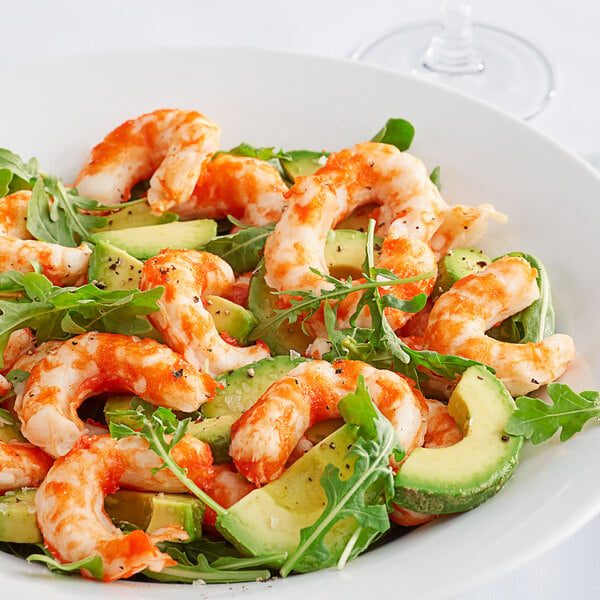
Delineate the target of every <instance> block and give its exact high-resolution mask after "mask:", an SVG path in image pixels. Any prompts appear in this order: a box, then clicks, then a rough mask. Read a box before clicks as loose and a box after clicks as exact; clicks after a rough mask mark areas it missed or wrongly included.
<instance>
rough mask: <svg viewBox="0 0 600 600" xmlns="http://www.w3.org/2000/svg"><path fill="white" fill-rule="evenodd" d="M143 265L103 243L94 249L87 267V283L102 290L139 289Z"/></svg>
mask: <svg viewBox="0 0 600 600" xmlns="http://www.w3.org/2000/svg"><path fill="white" fill-rule="evenodd" d="M143 266H144V263H143V262H142V261H140V260H138V259H137V258H134V257H133V256H131V254H128V253H127V252H125V250H121V248H117V247H116V246H113V245H112V244H109V243H108V242H105V241H100V242H98V243H97V244H96V246H95V247H94V250H93V251H92V254H91V256H90V264H89V267H88V281H91V282H93V283H95V284H96V285H97V286H98V287H99V288H101V289H103V290H135V289H139V287H140V278H141V276H142V268H143Z"/></svg>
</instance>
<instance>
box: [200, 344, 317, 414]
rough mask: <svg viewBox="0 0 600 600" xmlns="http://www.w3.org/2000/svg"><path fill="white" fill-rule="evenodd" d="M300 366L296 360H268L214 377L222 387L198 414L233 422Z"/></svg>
mask: <svg viewBox="0 0 600 600" xmlns="http://www.w3.org/2000/svg"><path fill="white" fill-rule="evenodd" d="M303 362H306V359H305V358H302V357H299V356H298V357H295V358H292V357H291V356H289V355H288V356H272V357H270V358H263V359H262V360H259V361H257V362H255V363H253V364H251V365H248V366H245V367H240V368H239V369H235V370H234V371H229V373H227V374H225V375H221V376H220V377H217V380H218V381H220V382H221V383H224V384H225V387H224V388H223V389H221V390H218V391H217V393H216V395H215V398H214V400H212V401H210V402H205V403H204V404H203V405H202V406H201V407H200V410H201V412H202V414H203V415H204V416H205V417H206V418H207V419H209V420H210V419H212V418H215V417H223V416H229V417H232V418H233V419H234V420H236V419H238V418H239V417H240V416H241V415H242V413H244V412H245V411H246V410H248V409H249V408H250V407H251V406H252V405H254V404H255V403H256V401H257V400H258V399H259V398H260V397H261V396H262V395H263V394H264V393H265V392H266V391H267V388H269V386H270V385H271V384H272V383H274V382H275V381H277V380H278V379H281V377H283V376H284V375H286V374H287V373H289V372H290V371H291V370H292V369H293V368H294V367H296V366H298V365H299V364H301V363H303ZM204 422H205V423H206V422H207V421H204Z"/></svg>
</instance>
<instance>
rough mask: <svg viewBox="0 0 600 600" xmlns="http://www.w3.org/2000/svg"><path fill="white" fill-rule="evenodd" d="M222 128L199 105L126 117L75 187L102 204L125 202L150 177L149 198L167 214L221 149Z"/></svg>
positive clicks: (154, 208) (155, 208) (96, 152)
mask: <svg viewBox="0 0 600 600" xmlns="http://www.w3.org/2000/svg"><path fill="white" fill-rule="evenodd" d="M219 136H220V129H219V127H218V126H217V125H216V124H215V123H213V122H212V121H211V120H210V119H207V118H206V117H205V116H204V115H201V114H200V113H198V112H195V111H182V110H176V109H165V110H156V111H154V112H152V113H148V114H145V115H142V116H140V117H138V118H137V119H131V120H129V121H126V122H125V123H123V124H122V125H120V126H119V127H117V128H116V129H115V130H113V131H112V132H111V133H109V134H108V135H107V136H106V137H105V138H104V140H102V142H100V144H98V145H97V146H96V147H95V148H94V149H93V150H92V153H91V155H90V156H89V158H88V160H87V162H86V163H85V164H84V166H83V167H82V169H81V171H80V172H79V175H78V176H77V179H76V180H75V187H76V188H77V189H78V191H79V193H80V194H82V195H83V196H88V197H89V198H93V199H94V200H98V201H99V202H100V203H101V204H107V205H112V204H119V203H121V202H125V201H127V200H128V199H129V198H130V196H131V188H132V187H133V186H134V185H135V184H136V183H138V182H139V181H142V180H144V179H148V178H149V177H151V176H152V178H151V179H150V189H149V190H148V202H149V204H150V206H151V207H152V212H154V213H155V214H162V213H163V212H165V211H166V210H168V209H169V208H170V207H172V206H177V205H179V204H182V203H184V202H187V201H188V200H189V199H190V196H191V195H192V192H193V191H194V186H195V185H196V181H197V180H198V177H199V176H200V173H201V172H202V169H203V168H204V165H205V163H206V161H207V160H208V159H209V158H210V157H211V156H212V155H213V154H214V153H215V152H216V151H217V149H218V146H219Z"/></svg>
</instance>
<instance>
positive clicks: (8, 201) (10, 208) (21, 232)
mask: <svg viewBox="0 0 600 600" xmlns="http://www.w3.org/2000/svg"><path fill="white" fill-rule="evenodd" d="M29 200H31V192H30V191H29V190H21V191H19V192H15V193H14V194H9V195H8V196H5V197H4V198H0V235H5V236H8V237H11V238H18V239H20V240H31V239H33V237H32V235H31V234H30V233H29V230H28V229H27V209H28V207H29Z"/></svg>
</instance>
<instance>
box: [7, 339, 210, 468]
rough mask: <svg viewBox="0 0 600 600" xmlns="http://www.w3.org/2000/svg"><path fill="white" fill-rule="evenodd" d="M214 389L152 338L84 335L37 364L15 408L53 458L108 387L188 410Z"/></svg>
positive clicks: (28, 433) (70, 441)
mask: <svg viewBox="0 0 600 600" xmlns="http://www.w3.org/2000/svg"><path fill="white" fill-rule="evenodd" d="M216 389H217V384H216V383H215V381H214V380H213V379H212V378H211V377H210V376H209V375H206V374H204V373H199V372H198V371H197V370H196V369H195V368H194V367H193V366H192V365H190V364H189V363H188V362H187V361H186V360H184V359H183V358H182V357H181V356H179V355H178V354H176V353H175V352H173V351H172V350H171V349H170V348H167V347H166V346H164V345H162V344H159V343H158V342H156V341H154V340H150V339H144V340H140V339H139V338H136V337H129V336H125V335H120V334H114V333H97V332H92V333H84V334H82V335H79V336H76V337H74V338H71V339H70V340H67V341H66V342H64V343H63V344H61V345H60V346H59V347H58V348H57V349H56V350H54V352H51V353H50V354H48V356H46V357H45V358H43V359H42V360H41V361H40V362H38V363H37V364H36V365H35V366H34V367H33V368H32V370H31V375H30V376H29V379H28V381H27V385H26V387H25V389H24V390H23V392H22V394H18V395H17V398H16V402H15V410H16V412H17V415H18V416H19V419H20V420H21V423H22V433H23V435H24V436H25V437H26V438H27V439H28V440H29V441H30V442H32V443H33V444H35V445H36V446H39V447H40V448H42V449H44V450H45V451H46V452H47V453H48V454H50V455H51V456H54V457H57V456H63V455H64V454H66V453H67V452H68V451H69V450H70V449H71V448H72V447H73V444H74V443H75V442H76V441H77V439H78V438H79V437H81V435H83V433H84V431H85V425H84V424H83V423H82V422H81V420H80V419H79V417H78V416H77V413H76V411H77V408H78V407H79V406H80V405H81V403H82V402H83V401H84V400H85V399H86V398H88V397H90V396H93V395H95V394H98V393H100V392H107V391H119V392H131V393H133V394H137V395H139V396H143V397H144V398H145V399H146V400H147V401H148V402H151V403H153V404H157V405H160V406H165V407H167V408H173V409H175V410H181V411H184V412H192V411H194V410H196V409H197V408H198V407H199V406H200V404H202V403H203V402H205V401H206V400H210V399H211V398H212V397H213V396H214V394H215V391H216Z"/></svg>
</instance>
